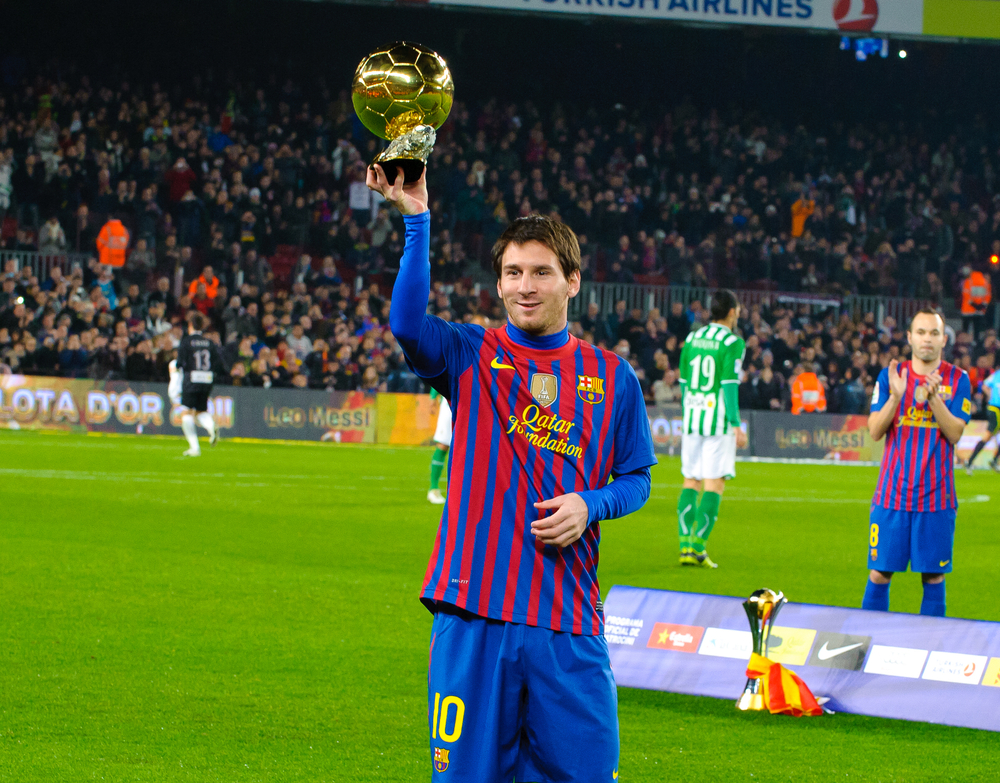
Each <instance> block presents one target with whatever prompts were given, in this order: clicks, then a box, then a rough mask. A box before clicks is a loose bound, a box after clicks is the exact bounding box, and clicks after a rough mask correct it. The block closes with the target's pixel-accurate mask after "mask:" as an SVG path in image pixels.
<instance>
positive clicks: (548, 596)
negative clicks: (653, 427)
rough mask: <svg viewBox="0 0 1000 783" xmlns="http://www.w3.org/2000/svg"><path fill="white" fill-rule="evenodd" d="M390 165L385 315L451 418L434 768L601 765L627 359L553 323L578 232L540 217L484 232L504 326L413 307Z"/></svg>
mask: <svg viewBox="0 0 1000 783" xmlns="http://www.w3.org/2000/svg"><path fill="white" fill-rule="evenodd" d="M411 48H413V47H412V46H411ZM363 66H364V63H362V67H363ZM356 83H357V81H356ZM355 95H357V92H356V93H355ZM359 116H360V112H359ZM362 119H364V118H363V117H362ZM422 133H424V132H422ZM424 135H425V136H426V135H427V134H426V133H424ZM386 154H388V153H383V155H386ZM395 154H398V153H395ZM404 172H405V168H404V166H402V165H399V166H394V167H393V166H391V164H390V162H389V161H377V162H376V164H375V165H373V166H372V167H371V168H370V169H369V172H368V185H369V187H370V188H372V189H373V190H377V191H379V192H380V193H381V194H382V195H383V196H384V197H385V199H386V200H387V201H388V202H389V203H391V204H392V205H393V206H395V207H396V208H397V209H398V210H399V211H400V212H401V213H402V214H403V216H404V221H405V223H406V241H405V249H404V251H403V258H402V260H401V261H400V270H399V276H398V278H397V279H396V283H395V287H394V289H393V295H392V308H391V311H390V314H389V324H390V327H391V328H392V331H393V334H394V335H395V337H396V339H397V340H398V341H399V344H400V346H401V347H402V349H403V352H404V354H405V355H406V359H407V361H408V362H409V364H410V366H411V367H412V368H413V370H414V371H415V372H416V373H417V374H418V375H419V376H421V377H422V378H425V379H426V380H427V381H428V382H429V383H430V384H431V385H432V386H433V387H434V388H436V389H437V390H438V391H439V392H441V394H442V395H444V396H445V397H446V398H447V399H448V400H449V401H450V402H451V407H452V413H453V418H454V424H453V442H452V448H451V454H450V465H449V485H448V488H449V491H448V497H447V501H446V503H445V505H444V511H443V515H442V518H441V523H440V527H439V529H438V535H437V541H436V543H435V545H434V551H433V553H432V555H431V559H430V563H429V565H428V568H427V572H426V576H425V578H424V586H423V591H422V593H421V599H422V600H423V601H424V603H425V604H426V605H427V607H428V608H429V609H430V610H431V611H432V612H433V613H434V623H433V630H432V636H431V653H430V672H429V676H428V701H429V704H428V718H429V723H430V725H429V730H430V745H431V754H432V762H433V772H432V778H433V779H434V780H441V781H455V782H456V783H457V782H458V781H461V782H462V783H509V781H511V780H518V781H546V780H573V781H577V782H578V783H590V781H593V782H594V783H597V782H598V781H601V783H605V782H606V781H611V780H614V779H615V778H616V777H617V774H618V747H619V745H618V716H617V694H616V689H615V682H614V677H613V675H612V673H611V666H610V658H609V655H608V647H607V643H606V642H605V640H604V636H603V627H604V615H603V605H602V603H601V600H600V588H599V586H598V582H597V562H598V544H599V543H600V522H601V521H602V520H605V519H613V518H616V517H620V516H624V515H625V514H629V513H631V512H633V511H635V510H637V509H638V508H640V507H641V506H642V505H643V503H645V502H646V500H647V498H648V497H649V491H650V467H651V466H652V465H653V464H655V462H656V457H655V456H654V454H653V443H652V437H651V434H650V431H649V420H648V418H647V416H646V408H645V404H644V402H643V398H642V390H641V388H640V386H639V382H638V379H637V378H636V376H635V374H634V373H633V371H632V368H631V367H630V366H629V365H628V363H627V362H625V361H624V360H622V359H620V358H619V357H618V356H617V355H615V354H613V353H610V352H608V351H604V350H601V349H599V348H597V347H595V346H593V345H589V344H587V343H584V342H582V341H580V340H578V339H576V338H575V337H572V336H571V335H570V334H569V332H568V328H567V323H568V319H567V310H568V304H569V300H570V298H571V297H573V296H576V294H577V293H578V292H579V288H580V248H579V244H578V242H577V239H576V236H575V235H574V234H573V232H572V230H571V229H569V228H568V227H567V226H565V225H564V224H562V223H557V222H555V221H552V220H550V219H548V218H544V217H539V216H531V217H527V218H521V219H518V220H516V221H514V222H513V223H512V224H511V225H510V226H509V227H508V228H507V230H506V231H504V233H503V234H502V235H501V236H500V238H499V240H498V241H497V243H496V245H495V246H494V248H493V268H494V271H495V272H496V273H497V277H498V281H497V293H498V294H499V296H500V298H501V299H502V300H503V303H504V306H505V307H506V309H507V314H508V321H507V323H506V324H505V325H504V326H502V327H501V328H499V329H485V328H483V327H482V326H478V325H473V324H455V323H449V322H446V321H443V320H441V319H439V318H436V317H433V316H429V315H427V314H426V312H425V310H426V305H427V298H428V295H429V293H430V282H431V281H430V260H429V252H430V213H429V212H428V206H427V205H428V197H427V187H426V183H425V176H423V175H422V174H421V176H420V178H419V179H417V180H416V181H412V180H410V179H409V178H408V177H407V176H406V175H405V173H404ZM387 174H388V175H389V176H390V177H391V178H392V179H391V181H390V179H389V178H388V177H387ZM612 477H614V479H615V480H614V482H613V483H609V481H610V479H611V478H612ZM445 772H447V776H446V775H445V774H444V773H445Z"/></svg>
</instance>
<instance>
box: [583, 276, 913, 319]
mask: <svg viewBox="0 0 1000 783" xmlns="http://www.w3.org/2000/svg"><path fill="white" fill-rule="evenodd" d="M717 290H718V289H717V288H696V287H693V286H680V285H659V286H656V285H637V284H624V283H622V284H619V283H583V284H582V285H581V286H580V294H579V296H577V297H576V298H575V299H571V300H570V318H571V319H575V318H579V317H580V316H582V315H583V314H584V313H585V312H586V311H587V306H588V305H589V304H590V303H591V302H596V303H597V304H598V305H599V306H600V308H601V312H602V313H611V312H614V309H615V305H616V304H617V303H618V302H625V305H626V307H627V308H628V309H629V310H632V309H636V308H638V309H640V310H642V311H643V312H649V311H650V310H652V309H653V308H656V309H658V310H659V311H660V312H661V313H662V314H663V315H666V314H667V313H668V312H669V311H670V306H671V305H672V304H674V302H680V303H681V304H683V305H684V306H685V307H688V306H689V305H690V304H691V303H692V302H696V301H697V302H701V304H702V305H703V306H705V307H708V306H709V305H710V304H711V301H712V293H713V292H715V291H717ZM735 293H736V296H737V297H738V298H739V300H740V304H741V305H743V306H744V307H746V308H749V307H753V306H755V305H761V306H768V307H771V306H775V305H778V304H783V305H790V306H795V305H808V306H809V307H810V308H811V309H812V310H813V311H816V310H825V309H830V308H833V309H835V310H836V311H837V312H842V313H847V314H848V315H850V316H851V317H852V318H860V317H861V316H863V315H865V314H866V313H874V314H875V318H876V320H877V322H878V323H882V322H883V321H884V320H885V317H886V316H890V317H892V318H894V319H895V320H896V322H897V323H901V324H904V323H906V322H908V321H909V319H910V318H911V317H913V315H914V313H916V312H917V311H918V310H920V309H921V308H922V307H927V306H928V305H930V302H929V301H928V300H925V299H908V298H905V297H893V296H856V295H853V294H852V295H849V296H837V295H832V294H808V293H798V292H791V291H752V290H748V289H740V290H738V291H736V292H735Z"/></svg>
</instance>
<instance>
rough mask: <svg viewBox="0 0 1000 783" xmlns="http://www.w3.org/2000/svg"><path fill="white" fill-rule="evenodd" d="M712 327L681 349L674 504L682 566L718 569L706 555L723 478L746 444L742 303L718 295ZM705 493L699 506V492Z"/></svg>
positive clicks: (695, 334) (733, 297)
mask: <svg viewBox="0 0 1000 783" xmlns="http://www.w3.org/2000/svg"><path fill="white" fill-rule="evenodd" d="M710 312H711V314H712V322H711V323H710V324H709V325H708V326H703V327H702V328H701V329H698V330H697V331H696V332H692V333H691V334H689V335H688V337H687V339H686V340H685V341H684V346H683V347H682V348H681V358H680V371H681V378H680V382H681V394H682V397H681V405H682V407H683V416H684V419H683V430H682V433H681V475H683V476H684V488H683V489H682V490H681V496H680V498H679V499H678V501H677V530H678V538H679V541H680V549H681V554H680V563H681V565H691V566H701V567H702V568H716V567H717V566H716V564H715V563H714V562H713V561H712V558H710V557H709V556H708V552H707V551H706V550H705V544H706V543H707V541H708V537H709V535H710V534H711V532H712V528H714V527H715V521H716V519H718V517H719V504H720V503H721V502H722V492H723V490H724V489H725V487H726V479H731V478H735V477H736V449H737V448H742V447H743V446H746V444H747V435H746V433H745V432H743V430H742V429H741V425H740V409H739V401H738V392H739V385H740V375H741V374H742V372H743V357H744V354H745V353H746V343H745V342H744V341H743V338H742V337H740V336H739V335H737V334H736V333H735V332H734V331H733V330H734V329H735V328H736V322H737V321H738V320H739V317H740V303H739V302H738V301H737V299H736V294H734V293H733V292H732V291H728V290H721V291H716V292H715V293H714V294H713V295H712V306H711V309H710ZM702 489H704V492H703V493H702V496H701V502H699V501H698V493H699V492H701V491H702Z"/></svg>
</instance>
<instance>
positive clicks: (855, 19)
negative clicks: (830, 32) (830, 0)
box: [833, 0, 878, 33]
mask: <svg viewBox="0 0 1000 783" xmlns="http://www.w3.org/2000/svg"><path fill="white" fill-rule="evenodd" d="M833 21H835V22H836V23H837V29H838V30H844V31H845V32H850V33H867V32H871V30H872V29H873V28H874V27H875V23H876V22H877V21H878V0H836V2H835V3H834V4H833Z"/></svg>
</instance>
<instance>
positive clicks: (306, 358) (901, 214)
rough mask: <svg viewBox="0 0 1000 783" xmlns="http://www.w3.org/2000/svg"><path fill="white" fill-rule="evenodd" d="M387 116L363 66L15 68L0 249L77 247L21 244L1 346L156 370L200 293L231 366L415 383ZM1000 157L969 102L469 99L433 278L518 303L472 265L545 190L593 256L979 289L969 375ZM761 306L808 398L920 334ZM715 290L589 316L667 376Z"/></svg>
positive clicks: (308, 377)
mask: <svg viewBox="0 0 1000 783" xmlns="http://www.w3.org/2000/svg"><path fill="white" fill-rule="evenodd" d="M378 143H379V142H377V140H375V139H374V138H372V137H371V136H369V135H368V134H367V132H366V131H364V130H363V129H362V128H361V126H360V125H359V123H358V122H357V121H356V119H355V118H354V115H353V110H352V108H351V105H350V101H349V96H348V95H347V93H346V92H340V93H339V94H333V93H331V91H330V90H328V89H326V88H325V87H324V86H323V84H322V83H320V84H319V85H317V86H315V89H309V90H303V89H302V87H301V86H300V85H297V84H295V83H292V82H290V81H289V82H285V83H284V84H277V83H273V82H272V83H269V84H266V85H259V86H256V85H255V86H249V85H246V84H243V85H234V86H233V87H232V89H230V88H229V87H227V88H226V89H222V90H220V89H218V88H217V87H216V86H215V85H213V84H209V83H206V82H203V81H201V80H199V79H196V80H195V81H193V82H192V83H190V84H185V85H180V84H174V85H161V84H146V85H142V86H140V85H137V84H131V83H127V82H122V83H118V84H103V83H98V82H96V81H94V80H91V79H89V78H87V77H85V76H78V77H75V78H74V79H73V80H72V81H70V80H65V79H59V80H51V79H47V78H43V77H41V76H37V77H34V78H31V79H28V80H24V81H22V82H21V83H20V84H19V85H18V86H16V87H10V86H8V87H5V88H3V90H2V91H0V250H18V251H39V252H41V253H45V254H50V255H53V254H54V255H56V256H58V255H59V254H63V253H71V252H79V253H83V254H86V255H85V256H84V257H83V258H84V260H83V261H81V262H80V263H78V264H76V265H70V264H65V265H57V266H56V267H55V268H53V269H52V271H51V273H49V274H47V275H45V274H43V275H41V277H42V279H38V278H36V277H34V276H33V275H32V272H31V268H30V267H29V266H23V265H20V264H19V263H18V261H17V260H16V259H9V260H8V261H7V262H6V264H5V266H4V269H3V273H2V274H3V277H2V286H0V362H2V363H3V366H4V367H5V368H6V369H9V370H11V371H14V372H19V373H32V374H54V375H63V376H75V377H94V378H123V379H128V380H135V381H145V380H158V381H162V380H166V377H167V370H166V367H167V364H168V362H169V360H170V358H171V352H172V351H173V349H174V348H175V347H176V345H177V343H178V340H179V337H180V334H181V328H182V324H183V320H184V316H185V314H186V313H187V312H188V311H191V310H198V311H200V312H201V313H203V314H205V315H207V316H209V318H210V319H211V321H212V324H213V329H212V334H213V335H215V337H216V338H217V339H218V340H219V342H220V344H222V345H223V347H224V351H225V354H226V358H227V360H228V361H229V363H230V365H231V368H232V369H231V373H230V375H231V382H232V383H234V384H241V385H256V386H279V387H309V388H316V389H327V388H330V389H337V390H350V389H393V388H405V387H406V385H407V384H408V383H409V384H411V385H412V382H413V379H412V377H410V378H408V376H407V373H406V368H405V363H404V362H403V360H402V354H401V352H400V351H399V348H398V346H397V345H396V343H395V341H394V340H393V338H392V335H391V334H390V333H389V331H388V329H387V327H386V323H387V318H386V314H387V312H388V310H387V308H388V301H387V297H388V294H389V291H390V290H391V283H392V278H393V271H394V267H395V265H396V263H397V261H398V258H399V256H400V254H401V250H402V239H401V236H402V231H401V229H402V226H401V221H400V219H399V216H398V215H396V214H391V213H390V212H389V211H388V210H387V209H385V208H384V206H383V205H382V204H380V203H379V200H378V198H377V197H376V196H375V195H374V194H372V193H371V192H370V191H369V190H368V189H367V188H366V187H365V184H364V175H365V166H366V161H368V160H370V159H372V158H373V157H374V155H375V153H376V151H377V149H378V147H377V144H378ZM998 168H1000V144H998V143H997V138H996V135H995V133H994V132H993V131H991V130H990V129H989V128H988V127H986V125H985V124H984V123H983V122H979V121H976V122H973V123H971V124H969V125H966V126H964V127H961V128H957V127H956V128H944V129H941V128H936V129H934V130H933V131H931V130H925V129H919V128H918V129H911V128H902V127H899V128H892V127H886V126H884V125H872V126H866V127H852V126H848V125H846V124H844V123H843V122H840V121H839V120H838V119H837V118H836V117H831V118H830V121H829V122H828V123H827V124H826V125H825V126H824V127H814V128H809V129H806V128H805V127H803V126H801V125H785V124H782V123H781V122H779V121H778V120H768V119H765V118H762V117H760V116H757V115H755V114H738V115H732V116H730V115H726V116H724V115H723V114H721V113H720V112H718V111H715V110H711V109H709V110H702V109H699V108H697V107H695V106H694V105H692V104H691V103H688V102H685V103H682V104H681V105H679V106H676V107H674V108H672V109H671V110H670V111H668V112H666V113H659V112H657V113H649V114H643V113H642V112H641V111H633V112H629V111H627V110H625V109H623V108H621V107H620V106H616V107H613V108H611V109H609V110H608V111H606V112H597V111H595V110H593V109H588V108H586V107H584V106H575V105H570V104H556V105H554V106H553V107H550V108H546V110H545V111H542V110H541V109H540V108H539V107H538V106H535V105H533V104H531V103H524V104H520V105H518V104H513V103H503V102H501V101H499V100H496V99H485V100H482V101H478V102H470V103H464V104H463V103H456V105H455V108H454V110H453V112H452V116H451V118H450V119H449V121H448V123H447V124H446V125H445V126H444V127H442V129H441V130H440V131H439V135H438V142H437V146H436V148H435V151H434V153H433V158H432V160H431V162H430V165H429V167H428V184H429V188H430V192H431V197H432V202H433V203H432V208H431V212H432V221H433V224H432V236H433V246H432V265H433V267H434V272H433V277H434V280H435V286H434V290H432V293H431V299H430V301H429V303H428V306H429V308H430V309H431V311H432V312H434V313H437V314H439V315H442V316H443V317H446V318H453V319H463V320H464V319H468V318H471V317H473V316H475V315H479V314H481V315H485V316H488V317H492V318H494V319H498V318H502V312H501V311H500V310H499V303H498V302H497V301H496V299H495V297H492V296H491V295H490V293H489V289H490V286H489V285H485V286H483V287H482V289H481V288H480V286H479V285H477V284H476V282H475V281H477V280H478V281H481V280H485V279H486V278H485V277H484V276H483V275H482V274H481V272H482V271H483V270H484V269H485V268H486V265H487V264H486V262H487V259H488V254H489V248H490V247H491V245H492V243H493V241H494V240H495V238H496V237H497V236H498V235H499V234H500V232H501V231H502V230H503V228H504V227H505V226H506V225H507V223H508V222H509V221H510V220H511V219H512V218H513V217H516V216H518V215H526V214H530V213H533V212H541V213H545V214H556V215H558V216H559V217H560V218H561V219H562V220H564V221H565V222H567V223H568V224H569V225H570V226H572V227H573V228H574V229H575V231H576V232H577V233H578V234H579V236H580V240H581V252H582V265H583V279H584V280H585V281H598V282H613V283H631V282H640V283H646V284H670V285H675V286H695V287H710V286H725V287H731V288H737V289H757V290H781V291H790V292H805V293H814V294H830V295H844V294H854V293H856V294H871V295H887V296H905V297H918V298H921V299H924V300H927V301H929V302H934V303H942V302H945V301H948V300H954V301H955V302H956V304H959V305H960V306H961V309H962V312H963V315H965V316H968V317H967V318H965V319H964V324H963V331H961V332H959V333H958V334H956V335H953V339H952V340H951V343H950V347H949V352H950V356H951V357H952V358H953V359H954V360H955V361H957V362H958V363H959V364H960V365H961V366H963V367H965V368H966V369H967V370H969V371H970V374H972V375H973V381H974V386H976V385H977V384H976V381H977V379H979V376H980V375H981V374H982V373H986V372H988V370H989V368H992V367H994V366H996V364H997V362H998V360H1000V355H998V351H1000V343H998V342H997V337H996V335H995V334H993V333H992V332H991V331H989V330H988V329H987V328H986V327H987V326H988V322H987V321H986V319H985V318H984V316H985V313H986V311H987V309H988V308H989V306H990V304H991V290H992V289H993V288H995V283H997V282H1000V280H998V276H997V265H996V264H991V263H990V256H991V255H993V256H995V255H1000V183H998V182H997V171H998ZM108 221H120V227H118V226H117V224H112V225H111V229H112V231H113V232H114V231H119V232H123V231H127V232H128V249H127V251H126V253H125V254H124V256H123V257H122V259H121V260H122V261H123V262H124V263H123V265H122V266H110V265H107V264H101V263H100V262H99V261H98V252H97V240H98V235H99V233H100V232H101V231H102V227H104V226H105V225H106V224H107V223H108ZM64 267H65V268H64ZM815 311H818V312H815ZM744 315H745V317H744V318H743V319H742V320H741V328H742V329H743V332H744V335H745V336H746V338H747V345H748V355H747V360H746V363H745V368H746V370H747V379H746V382H745V383H744V384H743V386H742V387H741V404H742V405H745V406H746V407H749V408H765V409H775V410H777V409H784V410H787V409H789V408H794V407H795V404H796V399H797V398H796V394H795V390H796V388H797V386H796V382H797V381H802V377H803V376H804V375H805V376H810V374H812V376H810V377H806V378H805V382H807V383H808V384H814V385H816V384H818V385H819V386H820V387H822V389H823V396H824V397H825V401H826V407H827V409H828V410H831V411H843V412H861V411H863V410H865V409H866V406H867V400H868V399H869V397H870V392H871V385H872V382H873V378H874V377H875V375H876V373H877V370H878V369H879V368H881V367H882V366H884V364H885V363H887V362H888V361H889V359H890V358H891V357H893V356H896V355H905V354H906V352H907V350H908V348H907V346H906V341H905V334H904V331H903V329H904V328H905V325H904V324H895V323H894V322H892V321H891V319H888V320H887V321H885V322H884V323H881V324H877V323H875V319H874V316H872V315H869V316H867V317H866V318H865V319H864V320H862V321H861V322H860V323H855V322H853V321H852V320H851V319H850V318H848V317H846V316H841V315H839V314H838V313H837V312H836V311H835V310H834V311H829V310H822V309H820V308H815V307H810V306H808V305H803V306H801V307H799V308H794V309H788V308H786V307H781V306H775V307H767V306H764V305H761V306H758V307H754V308H751V309H750V310H749V311H748V312H747V313H745V314H744ZM705 317H706V313H705V311H704V309H702V307H701V305H700V304H699V303H693V304H692V305H691V306H690V307H689V306H685V305H680V304H678V305H675V306H674V308H673V309H672V310H671V311H670V312H668V313H664V314H661V313H658V312H656V311H653V312H648V313H646V312H640V311H631V312H629V311H627V310H626V307H625V306H624V303H623V304H621V305H619V306H618V308H616V310H615V311H614V312H612V313H600V312H595V311H594V309H593V308H591V310H589V311H588V312H587V313H586V314H584V315H583V316H582V317H581V318H580V319H579V320H578V321H576V322H574V324H573V329H574V330H576V331H577V332H578V333H579V334H580V335H581V336H587V337H590V338H592V339H594V341H595V342H600V343H604V344H605V345H606V346H608V347H612V348H614V349H615V350H617V351H619V352H626V351H627V352H628V354H629V357H630V360H631V361H632V362H633V364H634V366H635V367H636V369H637V371H638V372H639V374H640V379H641V380H642V382H643V386H644V389H645V390H646V392H647V396H648V399H649V400H650V401H653V400H655V401H658V402H670V401H673V400H676V399H677V398H678V394H679V391H678V386H677V370H678V368H677V360H678V357H679V352H680V345H679V344H680V342H681V341H682V340H683V338H684V336H685V335H686V333H687V332H688V330H690V329H691V328H693V327H694V326H695V325H696V324H698V323H701V322H703V321H704V319H705ZM813 376H814V377H813ZM799 386H801V383H799ZM810 388H812V387H810Z"/></svg>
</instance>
